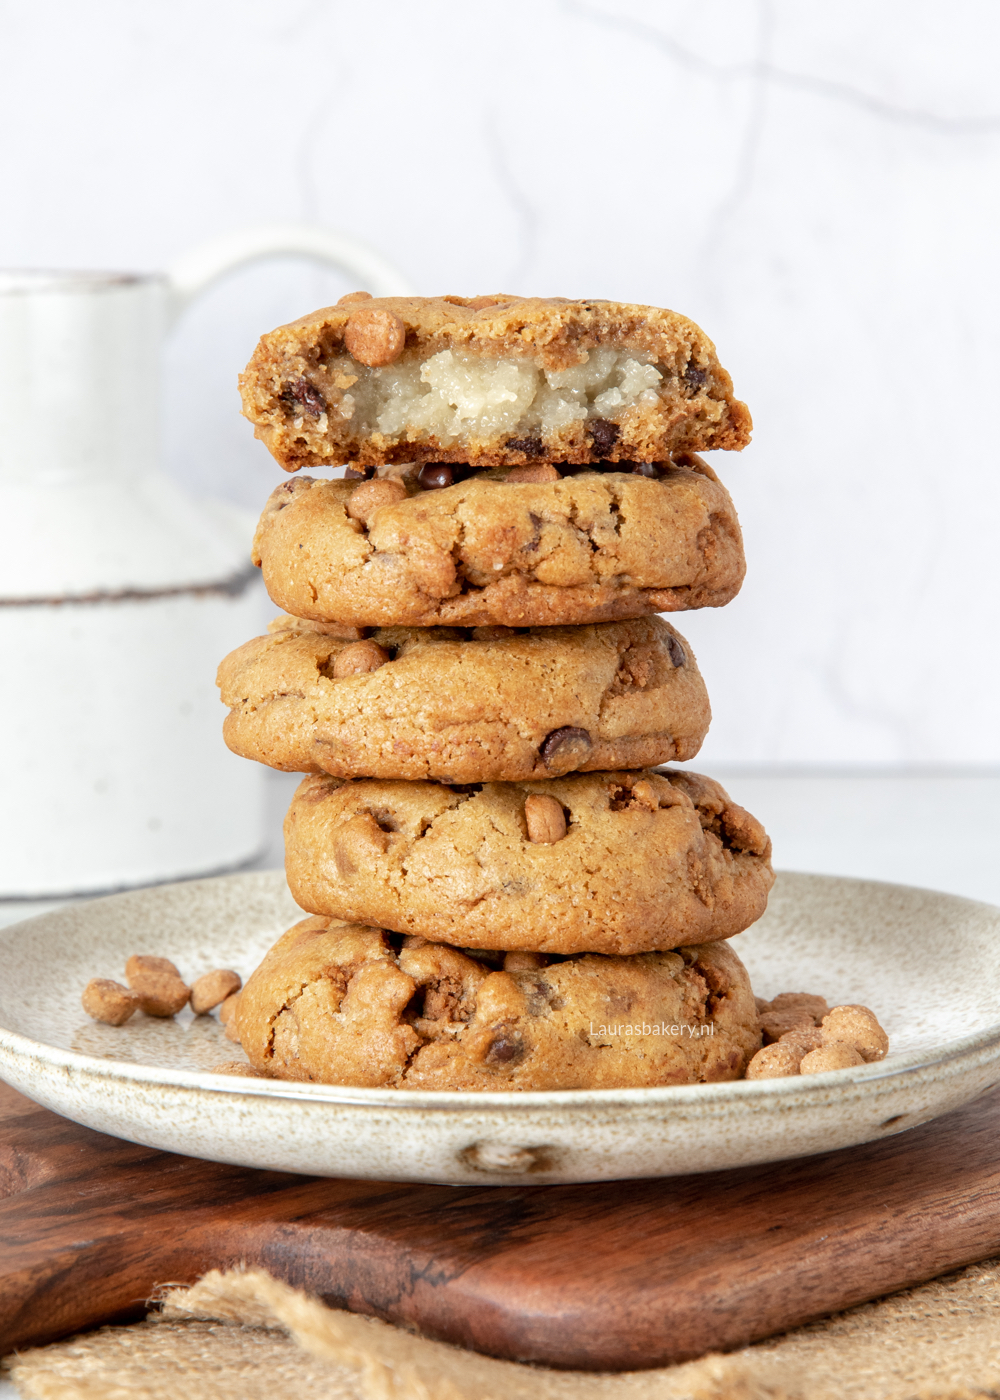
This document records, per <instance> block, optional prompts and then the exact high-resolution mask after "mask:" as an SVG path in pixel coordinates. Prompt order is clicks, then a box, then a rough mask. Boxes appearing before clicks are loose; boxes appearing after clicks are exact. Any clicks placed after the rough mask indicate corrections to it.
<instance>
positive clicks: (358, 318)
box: [344, 306, 406, 368]
mask: <svg viewBox="0 0 1000 1400" xmlns="http://www.w3.org/2000/svg"><path fill="white" fill-rule="evenodd" d="M344 344H345V345H346V346H347V349H348V350H349V351H350V353H351V355H352V356H353V357H354V359H356V360H357V361H358V363H359V364H362V365H369V366H371V367H372V368H375V367H376V366H379V365H391V364H392V362H393V360H398V359H399V357H400V355H401V354H402V353H403V346H404V345H405V344H406V326H405V325H404V324H403V322H402V321H401V320H400V318H399V317H398V316H397V315H396V314H395V312H393V311H387V310H386V309H385V307H380V306H372V307H366V308H364V309H363V310H360V311H354V312H352V313H351V317H350V320H349V321H348V322H347V326H346V327H345V329H344Z"/></svg>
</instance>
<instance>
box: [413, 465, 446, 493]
mask: <svg viewBox="0 0 1000 1400" xmlns="http://www.w3.org/2000/svg"><path fill="white" fill-rule="evenodd" d="M454 480H455V473H454V472H453V471H452V469H451V467H449V466H448V464H447V463H446V462H428V463H427V465H426V466H425V467H421V468H420V470H419V472H418V473H417V482H418V484H419V485H420V486H422V487H423V489H424V490H425V491H440V490H441V489H442V488H443V487H445V486H450V485H451V484H452V482H453V481H454Z"/></svg>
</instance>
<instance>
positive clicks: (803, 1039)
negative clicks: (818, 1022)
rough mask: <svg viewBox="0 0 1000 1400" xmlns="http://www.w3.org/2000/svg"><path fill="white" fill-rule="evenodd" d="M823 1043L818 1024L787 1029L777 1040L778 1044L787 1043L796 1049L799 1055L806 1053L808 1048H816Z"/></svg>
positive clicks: (808, 1050)
mask: <svg viewBox="0 0 1000 1400" xmlns="http://www.w3.org/2000/svg"><path fill="white" fill-rule="evenodd" d="M823 1043H824V1039H823V1032H822V1031H821V1030H820V1028H819V1027H818V1026H808V1027H804V1028H803V1029H801V1030H794V1031H787V1032H786V1033H785V1034H784V1035H783V1036H782V1037H781V1039H780V1040H779V1042H778V1044H779V1045H787V1046H789V1047H790V1048H792V1049H794V1050H797V1051H798V1052H799V1054H800V1055H808V1054H809V1052H810V1050H818V1049H819V1047H820V1046H821V1045H822V1044H823Z"/></svg>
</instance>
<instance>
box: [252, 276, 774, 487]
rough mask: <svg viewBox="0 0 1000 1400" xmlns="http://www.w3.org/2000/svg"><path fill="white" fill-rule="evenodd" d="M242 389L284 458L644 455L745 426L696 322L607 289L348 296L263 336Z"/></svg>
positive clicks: (374, 461) (486, 461)
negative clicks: (603, 297) (597, 296)
mask: <svg viewBox="0 0 1000 1400" xmlns="http://www.w3.org/2000/svg"><path fill="white" fill-rule="evenodd" d="M240 388H241V391H242V395H243V411H244V413H245V414H246V416H247V418H249V419H250V421H251V423H253V424H254V430H255V432H256V435H257V437H259V438H260V439H261V441H262V442H264V443H265V444H266V446H267V448H268V450H269V451H270V452H271V453H272V455H273V456H274V457H275V458H276V459H277V460H278V461H279V462H280V463H281V465H282V466H283V467H284V468H285V469H286V470H287V471H297V470H298V468H299V467H304V466H310V467H316V466H337V465H340V464H342V463H345V462H354V463H356V464H361V465H384V464H387V463H393V462H472V463H474V464H476V465H478V466H505V465H506V466H512V465H517V464H521V463H525V462H529V461H538V460H548V461H552V462H576V463H580V462H596V461H601V460H610V461H614V462H620V461H642V462H656V461H661V460H662V459H663V458H664V457H666V456H667V455H668V454H669V453H670V452H672V451H674V450H675V449H687V450H690V451H695V452H700V451H705V450H706V449H709V448H718V447H723V448H737V449H738V448H741V447H745V446H746V444H747V442H748V441H749V438H750V428H751V423H750V414H749V412H748V411H747V407H746V405H745V404H742V403H740V402H739V401H738V400H736V399H735V398H734V397H733V384H732V380H731V379H730V377H729V375H728V374H727V373H726V371H725V370H724V369H723V368H722V366H721V365H720V364H719V361H718V357H717V356H716V353H715V346H714V345H713V344H712V342H711V341H710V340H709V339H708V337H707V336H706V335H705V334H704V332H703V331H701V330H699V328H698V327H697V326H696V325H695V324H694V323H693V322H692V321H689V320H687V319H686V317H684V316H678V315H677V313H676V312H673V311H663V310H660V309H659V308H657V307H653V306H634V305H631V304H629V303H625V302H613V301H566V300H564V299H563V298H559V297H551V298H538V297H529V298H523V297H476V298H474V299H471V300H467V299H464V298H462V297H390V298H382V299H377V300H376V299H371V298H369V299H367V300H364V301H359V300H357V298H356V296H354V297H351V298H350V299H349V300H347V301H346V302H341V303H338V304H337V305H336V306H328V307H325V308H324V309H323V310H321V311H315V312H313V313H312V314H311V315H309V316H303V317H302V318H301V319H300V320H298V321H293V322H292V323H291V325H288V326H279V327H278V329H277V330H274V331H271V333H270V334H269V335H265V336H264V337H263V338H262V339H261V341H260V344H259V345H258V346H257V349H256V351H255V352H254V355H253V358H252V359H251V361H250V363H249V365H248V366H247V368H246V372H245V373H244V374H243V375H242V376H241V378H240Z"/></svg>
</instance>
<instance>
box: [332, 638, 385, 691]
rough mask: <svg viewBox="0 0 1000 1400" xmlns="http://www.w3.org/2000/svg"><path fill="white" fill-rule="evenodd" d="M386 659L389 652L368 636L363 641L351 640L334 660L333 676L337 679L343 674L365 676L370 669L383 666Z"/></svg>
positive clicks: (342, 676)
mask: <svg viewBox="0 0 1000 1400" xmlns="http://www.w3.org/2000/svg"><path fill="white" fill-rule="evenodd" d="M388 660H389V653H388V651H386V649H385V647H382V646H379V644H378V642H373V641H372V640H371V639H370V638H369V639H368V640H366V641H363V642H351V644H350V645H349V646H346V647H345V648H344V650H343V651H342V652H341V653H340V654H339V656H338V657H337V658H336V660H335V661H334V663H333V678H334V680H338V681H339V680H343V679H344V677H345V676H366V675H368V673H369V672H370V671H377V670H378V668H379V667H380V666H384V665H385V663H386V662H387V661H388Z"/></svg>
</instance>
